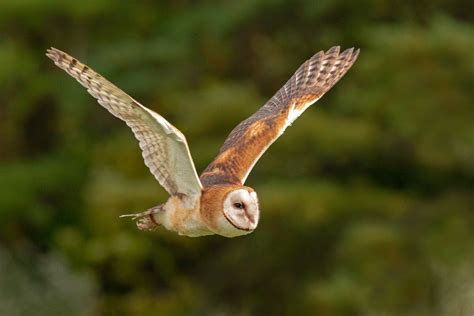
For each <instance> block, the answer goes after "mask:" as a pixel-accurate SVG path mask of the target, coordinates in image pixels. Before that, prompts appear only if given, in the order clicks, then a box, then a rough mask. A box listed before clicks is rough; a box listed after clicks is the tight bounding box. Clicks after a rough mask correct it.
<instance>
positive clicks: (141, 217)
mask: <svg viewBox="0 0 474 316" xmlns="http://www.w3.org/2000/svg"><path fill="white" fill-rule="evenodd" d="M163 206H164V204H160V205H158V206H155V207H152V208H150V209H148V210H146V211H145V212H142V213H135V214H124V215H120V218H123V217H131V218H132V220H136V221H137V227H138V229H140V230H147V231H150V230H154V229H156V228H157V227H158V226H159V224H158V223H157V222H156V220H155V218H154V214H156V213H158V212H161V211H163Z"/></svg>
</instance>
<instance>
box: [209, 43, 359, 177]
mask: <svg viewBox="0 0 474 316" xmlns="http://www.w3.org/2000/svg"><path fill="white" fill-rule="evenodd" d="M340 51H341V50H340V47H339V46H334V47H331V48H330V49H329V50H327V51H326V52H324V51H320V52H318V53H316V54H314V55H313V56H312V57H311V58H310V59H308V60H307V61H306V62H304V63H303V64H302V65H301V66H300V67H299V68H298V69H297V70H296V72H295V73H294V74H293V76H292V77H291V78H290V79H289V80H288V81H287V82H286V84H285V85H284V86H283V87H282V88H281V89H280V90H278V92H277V93H275V95H274V96H273V97H272V98H271V99H270V100H268V101H267V103H266V104H264V105H263V106H262V107H261V108H260V109H259V110H258V111H257V112H255V113H254V114H253V115H252V116H250V117H249V118H247V119H246V120H244V121H242V122H241V123H240V124H239V125H237V126H236V127H235V128H234V129H233V130H232V132H230V134H229V136H228V137H227V139H226V140H225V142H224V144H223V145H222V147H221V149H220V151H219V153H218V155H217V157H216V158H215V160H214V161H213V162H212V163H211V164H210V165H209V166H208V167H207V168H206V169H205V170H204V172H203V173H202V175H201V183H202V184H203V185H204V186H210V185H215V184H220V183H234V184H243V183H244V182H245V180H246V179H247V176H248V174H249V173H250V171H251V170H252V168H253V166H254V165H255V163H256V162H257V161H258V159H259V158H260V157H261V155H262V154H263V153H264V152H265V150H266V149H267V148H268V147H269V146H270V145H271V144H272V143H273V142H274V141H275V140H276V139H277V138H278V137H279V136H280V135H281V134H283V132H284V131H285V129H286V128H287V127H288V126H290V125H291V124H292V123H293V122H294V121H295V120H296V119H297V118H298V117H299V116H300V115H301V113H303V112H304V111H305V110H306V109H307V108H308V107H309V106H310V105H311V104H313V103H314V102H316V101H317V100H319V99H320V98H321V97H322V96H323V95H324V94H325V93H326V92H327V91H329V90H330V89H331V88H332V87H333V86H334V85H335V84H336V83H337V82H338V81H339V80H340V79H341V78H342V77H343V76H344V75H345V74H346V72H347V71H348V70H349V68H351V66H352V65H353V64H354V62H355V61H356V59H357V57H358V55H359V49H357V50H354V48H349V49H346V50H344V51H343V52H342V53H341V52H340Z"/></svg>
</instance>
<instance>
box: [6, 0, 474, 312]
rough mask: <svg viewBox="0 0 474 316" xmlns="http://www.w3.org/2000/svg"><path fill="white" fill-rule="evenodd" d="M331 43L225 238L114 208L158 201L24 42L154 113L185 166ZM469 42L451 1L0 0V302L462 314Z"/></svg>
mask: <svg viewBox="0 0 474 316" xmlns="http://www.w3.org/2000/svg"><path fill="white" fill-rule="evenodd" d="M198 3H199V4H198ZM333 45H341V46H342V48H348V47H352V46H355V47H360V48H361V54H360V56H359V59H358V61H357V62H356V64H355V65H354V67H353V68H352V69H351V70H350V71H349V72H348V73H347V75H346V76H345V77H344V78H343V79H342V80H341V81H340V82H339V83H338V84H337V85H336V86H335V87H334V89H333V90H331V91H330V92H329V93H327V94H326V95H325V96H324V97H323V98H322V99H321V100H320V101H319V102H318V103H317V104H316V105H314V106H313V107H311V108H309V109H308V110H307V111H306V112H305V113H304V115H302V116H301V117H300V118H299V119H298V120H297V121H296V122H295V123H294V124H293V126H292V127H291V128H289V129H288V130H287V131H286V133H285V134H284V135H283V137H282V138H280V139H279V140H278V141H277V142H276V143H275V144H274V145H273V146H272V147H271V148H270V149H269V150H268V151H267V152H266V154H265V155H264V156H263V157H262V159H261V160H260V161H259V162H258V164H257V165H256V167H255V169H254V171H253V172H252V174H251V175H250V177H249V179H248V182H247V183H248V185H250V186H252V187H254V188H255V189H256V190H257V192H258V194H259V198H260V204H261V210H262V214H261V222H260V226H259V227H258V229H257V230H256V231H255V232H254V233H252V234H251V235H249V236H245V237H239V238H235V239H225V238H223V237H216V236H212V237H203V238H198V239H192V238H186V237H179V236H178V235H176V234H174V233H171V232H168V231H165V230H162V229H160V230H158V231H156V232H151V233H144V232H140V231H138V230H137V229H136V227H135V225H134V223H133V222H131V221H130V220H128V219H119V218H118V216H119V215H120V214H124V213H130V212H137V211H143V210H145V209H147V208H149V207H151V206H154V205H156V204H159V203H161V202H163V201H165V199H166V198H167V195H166V193H165V191H164V190H163V189H162V188H161V187H160V186H159V184H158V183H157V182H155V180H154V178H153V177H152V175H151V174H150V173H149V171H148V169H147V168H146V167H145V165H144V164H143V161H142V158H141V154H140V151H139V148H138V144H137V142H136V141H135V139H134V137H133V135H132V133H131V131H130V130H129V129H128V128H127V126H125V124H123V123H122V122H120V121H119V120H117V119H116V118H114V117H113V116H112V115H110V114H109V113H108V112H107V111H106V110H105V109H103V108H102V107H100V106H99V105H98V104H97V103H96V102H95V100H94V99H93V98H92V97H90V96H89V94H87V92H86V91H85V89H84V88H83V87H81V86H80V85H79V84H78V83H76V82H75V80H73V79H72V78H70V77H69V76H68V75H67V74H66V73H64V72H63V71H62V70H60V69H59V68H57V67H56V66H54V65H53V64H52V62H51V61H50V60H49V59H47V58H46V57H45V56H44V53H45V50H46V48H48V47H50V46H54V47H57V48H59V49H62V50H64V51H66V52H68V53H70V54H71V55H73V56H75V57H77V58H78V59H79V60H81V61H83V62H84V63H86V64H88V65H89V66H91V67H92V68H94V69H95V70H97V71H98V72H100V73H102V74H103V75H104V76H105V77H107V78H109V79H110V80H111V81H112V82H114V83H115V84H117V85H118V86H119V87H121V88H122V89H124V90H125V91H126V92H128V93H129V94H130V95H132V96H133V97H134V98H136V99H137V100H139V101H140V102H141V103H143V104H144V105H146V106H148V107H150V108H151V109H153V110H155V111H156V112H158V113H160V114H161V115H163V116H164V117H165V118H167V119H168V120H169V121H170V122H171V123H172V124H174V125H175V126H176V127H178V128H179V129H180V130H181V131H182V132H183V133H184V134H185V135H186V136H187V139H188V142H189V145H190V147H191V152H192V154H193V157H194V160H195V163H196V167H197V169H198V171H199V172H200V171H202V170H203V169H204V168H205V167H206V166H207V164H208V163H209V162H210V161H211V160H212V158H213V157H214V156H215V154H216V153H217V150H218V148H219V147H220V145H221V144H222V143H223V141H224V139H225V138H226V136H227V134H228V133H229V132H230V130H231V129H232V128H233V127H234V126H235V125H236V124H238V122H240V121H241V120H243V119H244V118H246V117H247V116H249V115H250V114H252V113H253V112H254V111H256V110H257V109H258V108H259V107H260V106H261V105H263V103H264V102H265V101H266V100H267V99H269V98H270V97H271V96H272V95H273V94H274V93H275V92H276V91H277V90H278V89H279V88H280V87H281V86H282V85H283V84H284V83H285V82H286V80H287V79H288V78H289V77H290V76H291V75H292V74H293V72H294V71H295V70H296V69H297V68H298V67H299V65H300V64H301V63H303V62H304V61H305V60H306V59H307V58H309V57H310V56H312V55H313V54H314V53H316V52H317V51H319V50H322V49H324V50H326V49H328V48H330V47H331V46H333ZM473 52H474V26H473V2H472V1H468V0H456V1H449V0H445V1H443V0H436V1H428V0H424V1H396V0H362V1H353V2H350V1H343V0H335V1H329V0H319V1H315V0H298V1H281V0H265V1H258V2H257V1H201V2H197V1H186V0H182V1H161V2H159V3H158V2H156V3H154V2H153V1H142V2H141V3H133V2H129V4H126V3H125V2H120V1H108V0H96V1H79V0H74V1H62V2H59V1H53V0H41V1H40V0H24V1H6V0H3V1H1V2H0V314H1V315H2V316H3V315H215V314H217V315H280V314H281V315H283V314H287V315H388V316H391V315H394V316H395V315H413V316H414V315H417V316H418V315H422V316H424V315H426V316H427V315H442V316H448V315H466V316H472V315H474V194H473V188H474V124H473V123H474V57H473Z"/></svg>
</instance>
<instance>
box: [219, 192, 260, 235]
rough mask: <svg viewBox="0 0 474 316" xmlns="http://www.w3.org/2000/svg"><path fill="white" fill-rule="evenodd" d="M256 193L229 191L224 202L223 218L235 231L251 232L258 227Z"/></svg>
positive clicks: (258, 212)
mask: <svg viewBox="0 0 474 316" xmlns="http://www.w3.org/2000/svg"><path fill="white" fill-rule="evenodd" d="M259 215H260V211H259V208H258V198H257V193H255V192H253V191H252V192H250V191H248V190H246V189H237V190H233V191H230V192H229V193H228V194H227V196H226V198H225V200H224V216H225V218H226V219H227V221H228V222H229V223H230V224H231V225H232V226H234V227H235V228H236V229H238V230H241V231H245V232H247V233H248V232H251V231H253V230H254V229H255V228H257V225H258V219H259Z"/></svg>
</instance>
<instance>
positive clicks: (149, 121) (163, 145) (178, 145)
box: [46, 48, 202, 195]
mask: <svg viewBox="0 0 474 316" xmlns="http://www.w3.org/2000/svg"><path fill="white" fill-rule="evenodd" d="M46 56H48V57H49V58H50V59H51V60H53V61H54V63H55V64H56V65H57V66H58V67H59V68H61V69H63V70H65V71H66V72H67V73H68V74H69V75H71V76H72V77H73V78H75V79H76V80H77V81H78V82H79V83H80V84H81V85H83V86H84V87H85V88H87V91H88V92H89V93H90V94H91V95H92V96H93V97H94V98H96V99H97V101H98V102H99V104H100V105H102V106H103V107H104V108H106V109H107V110H108V111H109V112H110V113H112V114H113V115H114V116H116V117H118V118H119V119H121V120H123V121H124V122H125V123H126V124H127V125H128V126H129V127H130V128H131V129H132V131H133V133H134V135H135V137H136V138H137V140H138V141H139V144H140V148H141V150H142V156H143V159H144V160H145V164H146V165H147V166H148V168H149V169H150V171H151V173H152V174H153V175H154V176H155V178H156V180H158V182H159V183H160V184H161V185H162V186H163V187H164V188H165V190H166V191H168V193H169V194H172V195H173V194H178V193H181V194H198V193H200V191H201V188H202V186H201V183H200V181H199V178H198V176H197V173H196V169H195V167H194V163H193V160H192V158H191V154H190V152H189V148H188V145H187V142H186V138H185V137H184V135H183V134H182V133H181V132H180V131H179V130H178V129H176V128H175V127H174V126H173V125H171V124H170V123H168V121H166V120H165V119H164V118H163V117H162V116H160V115H158V114H157V113H155V112H153V111H152V110H150V109H148V108H146V107H144V106H143V105H141V104H140V103H138V102H137V101H135V100H134V99H133V98H132V97H130V96H129V95H127V94H126V93H125V92H123V91H122V90H121V89H119V88H118V87H116V86H115V85H113V84H112V83H110V82H109V81H108V80H107V79H105V78H104V77H102V76H101V75H100V74H98V73H97V72H95V71H94V70H92V69H91V68H89V67H88V66H86V65H84V64H82V63H81V62H79V61H78V60H77V59H75V58H73V57H71V56H69V55H68V54H66V53H64V52H62V51H60V50H58V49H56V48H51V49H48V50H47V53H46Z"/></svg>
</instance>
